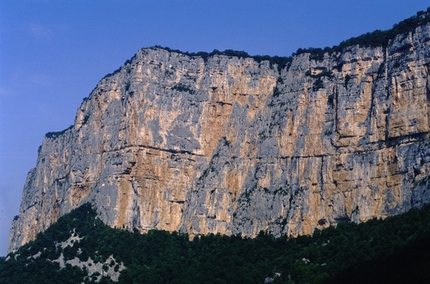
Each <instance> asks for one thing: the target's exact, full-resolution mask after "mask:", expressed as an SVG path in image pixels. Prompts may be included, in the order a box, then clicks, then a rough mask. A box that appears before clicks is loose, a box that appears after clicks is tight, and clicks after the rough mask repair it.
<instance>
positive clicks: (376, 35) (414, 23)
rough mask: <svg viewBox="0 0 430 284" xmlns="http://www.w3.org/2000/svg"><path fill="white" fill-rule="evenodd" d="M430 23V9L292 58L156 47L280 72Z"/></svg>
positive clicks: (374, 44)
mask: <svg viewBox="0 0 430 284" xmlns="http://www.w3.org/2000/svg"><path fill="white" fill-rule="evenodd" d="M429 22H430V7H429V8H427V11H419V12H417V14H416V16H412V17H410V18H408V19H405V20H403V21H401V22H399V23H398V24H395V25H394V26H393V27H392V28H391V29H389V30H385V31H382V30H375V31H373V32H368V33H365V34H362V35H360V36H357V37H352V38H350V39H347V40H344V41H342V42H341V43H340V44H339V45H335V46H333V47H325V48H314V47H310V48H299V49H297V51H296V52H294V53H293V54H292V56H287V57H285V56H269V55H249V54H248V53H247V52H245V51H237V50H232V49H227V50H224V51H219V50H217V49H215V50H214V51H212V52H183V51H180V50H174V49H170V48H168V47H161V46H155V47H157V48H163V49H165V50H168V51H172V52H177V53H182V54H186V55H189V56H199V57H202V58H203V59H204V60H205V61H207V60H208V58H209V57H211V56H214V55H226V56H234V57H238V58H253V59H254V60H256V61H257V62H261V61H263V60H267V61H269V62H270V64H271V65H274V64H276V65H277V66H278V69H279V70H282V69H283V68H285V67H287V65H288V64H289V63H291V62H292V59H293V57H294V56H297V55H300V54H304V53H309V54H310V59H314V60H322V59H323V57H324V54H325V53H329V54H332V53H335V52H342V50H344V49H345V48H347V47H349V46H354V45H359V46H362V47H378V46H382V47H386V46H387V45H388V43H389V41H390V40H392V39H394V38H395V37H396V36H397V35H400V34H406V33H408V32H411V31H413V30H415V29H416V28H417V27H418V26H421V25H425V24H427V23H429Z"/></svg>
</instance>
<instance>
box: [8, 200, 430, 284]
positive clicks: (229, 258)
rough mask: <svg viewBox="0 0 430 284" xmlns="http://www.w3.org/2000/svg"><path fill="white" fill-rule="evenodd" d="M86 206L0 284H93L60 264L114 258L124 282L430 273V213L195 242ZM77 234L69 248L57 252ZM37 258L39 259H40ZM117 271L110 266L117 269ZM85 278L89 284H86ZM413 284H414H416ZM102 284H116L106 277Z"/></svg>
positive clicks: (407, 279) (12, 266)
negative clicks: (297, 233) (108, 220)
mask: <svg viewBox="0 0 430 284" xmlns="http://www.w3.org/2000/svg"><path fill="white" fill-rule="evenodd" d="M96 216H97V214H96V212H95V211H94V210H93V209H92V208H91V206H90V205H89V204H86V205H83V206H82V207H80V208H78V209H75V210H74V211H72V212H71V213H70V214H67V215H65V216H63V217H62V218H60V219H59V221H58V222H57V223H55V224H54V225H52V226H51V227H50V228H48V230H46V231H45V232H44V233H41V234H39V235H38V236H37V238H36V240H35V241H32V242H30V243H29V244H27V245H25V246H23V247H21V248H20V249H19V250H18V251H17V252H16V253H15V254H9V255H8V257H7V261H6V260H5V259H1V260H0V283H30V282H31V283H81V282H85V283H93V282H94V281H95V280H96V277H95V276H97V275H95V276H94V275H93V277H89V278H88V277H87V278H85V276H86V275H87V274H86V272H85V271H83V270H81V269H80V268H78V267H76V266H71V265H67V267H66V268H64V269H60V268H59V266H58V264H57V263H56V262H52V260H55V259H58V258H59V257H60V254H61V253H62V254H63V256H64V258H65V259H66V260H67V259H73V258H75V257H78V258H79V259H80V260H81V261H86V260H88V258H89V257H91V259H92V260H93V261H94V262H104V261H106V259H107V258H108V257H109V256H110V255H113V257H114V258H115V259H116V262H117V263H121V262H122V263H123V264H124V265H125V266H126V269H125V270H123V271H122V272H121V276H120V278H119V283H264V281H265V279H269V278H270V280H273V283H359V282H361V283H369V282H375V281H378V282H380V283H412V282H413V283H424V280H428V277H429V276H430V272H429V270H428V269H426V268H427V267H429V265H430V206H429V205H427V206H425V207H423V208H422V209H420V210H417V209H413V210H411V211H409V212H407V213H405V214H402V215H399V216H394V217H389V218H387V219H385V220H376V219H374V220H370V221H368V222H366V223H362V224H359V225H356V224H353V223H340V224H339V225H338V226H337V227H336V228H334V227H330V228H328V229H325V230H322V231H320V230H316V231H315V232H314V234H313V236H302V237H298V238H287V237H282V238H274V237H273V236H271V235H267V234H264V233H260V234H259V235H258V236H257V237H256V238H254V239H252V238H246V237H242V236H240V235H236V236H230V237H228V236H222V235H207V236H196V237H195V238H194V239H193V240H192V241H190V240H189V237H188V235H186V234H180V233H176V232H173V233H169V232H165V231H156V230H153V231H150V232H149V233H148V234H144V235H142V234H140V233H139V232H137V231H134V232H130V231H127V230H120V229H113V228H110V227H108V226H106V225H105V224H103V222H101V221H100V220H99V219H98V218H97V217H96ZM72 232H75V235H78V236H80V237H83V239H82V240H80V241H79V242H78V241H76V242H75V243H74V244H73V246H72V247H70V246H69V247H66V248H64V249H61V246H58V245H55V244H58V243H60V242H64V241H65V240H67V239H68V238H69V237H70V236H71V234H72ZM38 254H39V257H37V258H35V257H34V256H35V255H38ZM112 265H113V264H112ZM84 279H85V281H84ZM411 281H412V282H411ZM100 283H112V281H111V280H110V278H108V277H103V278H102V280H101V282H100Z"/></svg>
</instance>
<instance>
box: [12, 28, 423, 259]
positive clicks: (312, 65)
mask: <svg viewBox="0 0 430 284" xmlns="http://www.w3.org/2000/svg"><path fill="white" fill-rule="evenodd" d="M429 53H430V25H424V26H420V27H418V28H417V29H416V30H414V31H413V32H410V33H407V34H402V35H398V36H397V37H396V38H395V39H394V40H392V41H391V42H390V43H389V45H388V46H387V47H386V48H385V47H384V48H383V47H377V48H365V47H359V46H351V47H348V48H346V49H344V50H343V51H342V52H341V53H340V52H338V53H331V54H329V53H326V54H325V55H324V57H323V58H319V59H312V58H313V57H312V56H311V54H309V53H304V54H300V55H297V56H295V57H293V59H292V61H291V62H290V63H289V64H287V66H286V67H285V68H278V67H279V66H277V65H276V64H272V63H270V62H269V61H264V60H263V61H257V60H255V59H253V58H239V57H233V56H226V55H213V56H210V57H207V58H206V57H205V58H204V57H201V56H191V55H187V54H183V53H180V52H173V51H169V50H166V49H161V48H155V47H154V48H147V49H142V50H139V51H138V52H137V54H136V55H135V56H134V57H133V58H132V59H131V60H128V61H127V62H126V64H125V65H124V66H122V67H121V68H120V69H119V70H117V71H115V72H114V74H110V75H108V76H106V77H105V78H103V79H102V80H101V81H100V82H99V84H98V85H97V87H96V88H95V89H94V90H93V91H92V93H91V95H90V96H89V97H88V98H86V99H85V100H84V102H83V103H82V104H81V106H80V107H79V109H78V111H77V114H76V118H75V122H74V125H73V126H71V127H70V128H69V129H66V130H65V131H62V132H58V133H48V134H47V135H46V136H45V139H44V140H43V143H42V146H41V147H40V149H39V155H38V160H37V165H36V167H35V168H34V169H32V170H31V171H30V173H29V175H28V178H27V182H26V184H25V187H24V192H23V199H22V203H21V207H20V212H19V216H18V217H17V218H15V220H14V221H13V225H12V229H11V238H10V247H9V250H10V251H13V250H15V249H17V248H18V247H19V246H21V245H23V244H25V243H27V242H28V241H30V240H32V239H34V238H35V236H36V234H37V233H38V232H41V231H43V230H45V229H46V228H47V227H48V226H49V225H50V224H52V223H53V222H55V221H56V220H57V219H58V218H59V217H60V216H61V215H63V214H65V213H68V212H69V211H70V210H71V209H73V208H75V207H77V206H79V205H81V204H83V203H85V202H91V203H92V204H94V205H95V206H96V208H97V210H98V213H99V215H100V218H101V219H102V220H103V221H105V222H106V223H107V224H109V225H110V226H112V227H118V228H130V229H131V228H136V229H138V230H140V231H142V232H145V231H147V230H150V229H162V230H168V231H181V232H187V233H189V234H190V235H196V234H208V233H221V234H227V235H230V234H237V233H241V234H242V235H245V236H255V235H256V234H258V233H259V232H260V231H261V230H263V231H266V232H270V233H272V234H274V235H275V236H280V235H284V234H286V235H290V236H296V235H300V234H310V233H312V231H313V230H314V229H315V228H324V227H327V226H330V225H335V224H337V223H339V222H343V221H353V222H362V221H366V220H369V219H371V218H374V217H378V218H383V217H386V216H389V215H393V214H399V213H402V212H405V211H407V210H408V209H410V208H413V207H420V206H422V205H423V204H424V203H426V202H429V201H430V195H429V186H430V182H429V175H430V171H429V168H430V147H429V145H430V140H429V139H428V138H429V132H430V124H429V119H430V117H429V98H430V97H429V96H430V86H429V70H428V67H429V64H430V56H429Z"/></svg>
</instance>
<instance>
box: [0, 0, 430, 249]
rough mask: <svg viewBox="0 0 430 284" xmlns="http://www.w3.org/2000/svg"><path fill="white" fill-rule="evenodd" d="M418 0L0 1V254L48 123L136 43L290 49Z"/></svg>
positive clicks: (388, 21) (390, 17)
mask: <svg viewBox="0 0 430 284" xmlns="http://www.w3.org/2000/svg"><path fill="white" fill-rule="evenodd" d="M428 6H430V2H429V1H428V0H427V1H424V0H414V1H411V0H391V1H389V0H360V1H358V0H325V1H321V0H306V1H302V0H273V1H271V0H265V1H252V0H248V1H245V0H240V1H235V0H228V1H225V0H216V1H214V0H212V1H205V0H200V1H197V0H196V1H186V0H184V1H181V0H172V1H163V0H153V1H144V0H142V1H137V0H128V1H127V0H110V1H109V0H103V1H102V0H86V1H83V0H73V1H72V0H62V1H58V0H52V1H49V0H37V1H36V0H34V1H30V0H27V1H26V0H19V1H17V0H0V256H2V255H6V251H7V243H8V238H9V229H10V225H11V221H12V219H13V216H14V215H16V214H17V213H18V209H19V204H20V201H21V194H22V189H23V186H24V183H25V179H26V175H27V173H28V171H29V170H30V169H31V168H33V167H34V166H35V165H36V157H37V148H38V147H39V145H40V144H41V142H42V139H43V136H44V134H45V133H46V132H49V131H60V130H62V129H65V128H67V127H68V126H70V125H71V124H73V121H74V117H75V113H76V110H77V108H78V106H79V104H80V103H81V101H82V99H83V98H84V97H86V96H88V94H89V93H90V92H91V90H92V89H93V88H94V87H95V86H96V84H97V82H98V81H99V80H100V79H101V78H102V77H103V76H104V75H106V74H107V73H111V72H112V71H114V70H115V69H117V68H118V67H119V66H120V65H122V64H123V63H124V62H125V61H126V60H127V59H129V58H131V57H132V56H133V55H134V53H135V52H136V51H137V50H138V49H139V48H142V47H149V46H154V45H161V46H167V47H170V48H172V49H179V50H182V51H189V52H197V51H207V52H210V51H212V50H214V49H218V50H225V49H235V50H243V51H246V52H248V53H249V54H251V55H266V54H268V55H279V56H289V55H291V53H292V52H295V51H296V50H297V49H298V48H299V47H301V48H306V47H325V46H333V45H336V44H339V43H340V42H341V41H342V40H345V39H348V38H350V37H353V36H358V35H361V34H363V33H365V32H370V31H373V30H375V29H381V30H385V29H389V28H391V27H392V26H393V24H395V23H397V22H399V21H401V20H403V19H405V18H408V17H410V16H413V15H415V14H416V12H417V11H420V10H426V9H427V7H428Z"/></svg>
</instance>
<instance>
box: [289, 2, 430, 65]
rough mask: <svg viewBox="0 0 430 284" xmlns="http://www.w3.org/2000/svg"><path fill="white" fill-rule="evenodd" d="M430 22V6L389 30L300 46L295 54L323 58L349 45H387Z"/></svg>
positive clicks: (316, 58) (317, 58)
mask: <svg viewBox="0 0 430 284" xmlns="http://www.w3.org/2000/svg"><path fill="white" fill-rule="evenodd" d="M429 22H430V7H429V8H427V11H426V12H425V11H419V12H418V13H417V15H416V16H412V17H410V18H408V19H406V20H403V21H401V22H399V23H398V24H395V25H394V26H393V27H392V28H391V29H389V30H385V31H382V30H375V31H373V32H368V33H365V34H362V35H360V36H358V37H352V38H350V39H347V40H344V41H342V42H341V43H340V44H339V45H335V46H333V47H325V48H313V47H311V48H299V49H298V50H297V51H296V52H295V53H293V56H296V55H300V54H303V53H310V58H311V59H315V60H322V59H323V56H324V54H325V53H329V54H331V53H335V52H342V50H344V49H345V48H347V47H349V46H354V45H359V46H362V47H378V46H382V47H387V45H388V43H389V41H390V40H392V39H394V38H395V37H396V36H397V35H400V34H406V33H408V32H411V31H414V30H415V29H416V28H417V27H419V26H421V25H425V24H428V23H429Z"/></svg>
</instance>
